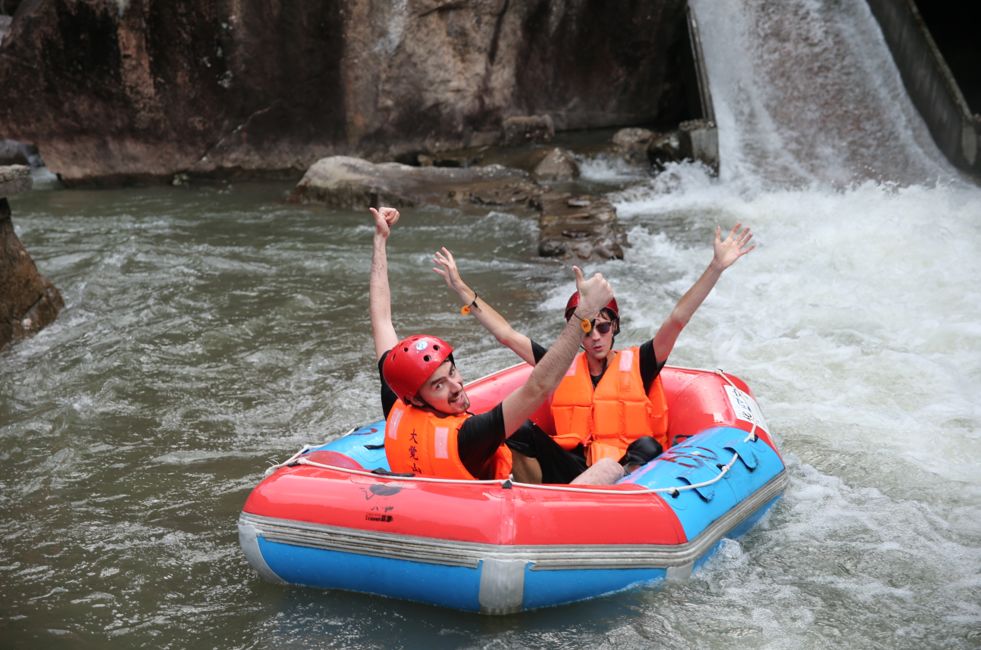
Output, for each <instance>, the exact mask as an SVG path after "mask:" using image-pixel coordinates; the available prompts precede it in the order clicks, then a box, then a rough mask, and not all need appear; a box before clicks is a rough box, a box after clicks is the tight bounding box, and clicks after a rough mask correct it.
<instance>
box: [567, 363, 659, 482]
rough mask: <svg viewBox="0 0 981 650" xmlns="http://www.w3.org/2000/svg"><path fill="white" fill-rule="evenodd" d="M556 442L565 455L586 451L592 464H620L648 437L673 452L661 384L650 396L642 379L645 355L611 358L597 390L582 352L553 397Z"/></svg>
mask: <svg viewBox="0 0 981 650" xmlns="http://www.w3.org/2000/svg"><path fill="white" fill-rule="evenodd" d="M552 418H553V419H554V420H555V433H556V435H555V441H556V442H557V443H558V444H559V445H560V446H561V447H563V448H564V449H573V448H574V447H576V446H577V445H579V444H582V445H584V446H585V447H586V462H587V463H589V464H590V465H592V464H593V463H595V462H596V461H597V460H600V459H601V458H613V459H614V460H619V459H620V457H621V456H623V454H624V452H625V451H626V450H627V446H628V445H629V444H630V443H631V442H633V441H634V440H637V439H638V438H641V437H643V436H654V438H655V439H656V440H657V441H658V442H659V443H661V446H662V447H664V448H665V449H667V448H668V436H667V431H668V403H667V399H666V398H665V396H664V388H663V386H662V385H661V378H660V377H657V378H656V379H655V380H654V383H652V384H651V389H650V391H649V392H648V393H644V381H643V379H641V376H640V350H639V348H636V347H633V348H627V349H626V350H621V351H619V352H611V353H610V357H609V361H608V363H607V367H606V371H605V372H604V373H603V377H602V378H601V379H600V381H599V383H598V384H597V385H596V388H595V389H594V388H593V382H592V380H591V379H590V376H589V364H588V363H587V362H586V355H585V354H584V353H582V352H580V353H579V355H578V356H577V357H576V359H575V361H573V362H572V365H571V366H569V371H568V372H567V373H566V375H565V377H564V378H563V379H562V381H561V382H560V383H559V387H558V388H556V389H555V394H554V395H553V396H552Z"/></svg>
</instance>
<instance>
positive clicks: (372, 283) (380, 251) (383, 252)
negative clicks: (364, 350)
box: [368, 208, 399, 360]
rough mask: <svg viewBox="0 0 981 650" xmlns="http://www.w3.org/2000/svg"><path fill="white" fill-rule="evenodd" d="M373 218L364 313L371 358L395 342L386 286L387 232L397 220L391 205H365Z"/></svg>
mask: <svg viewBox="0 0 981 650" xmlns="http://www.w3.org/2000/svg"><path fill="white" fill-rule="evenodd" d="M368 210H370V211H371V216H372V217H373V218H374V220H375V236H374V240H373V244H372V251H371V277H370V279H369V280H368V313H369V314H370V315H371V335H372V338H373V339H374V341H375V360H378V359H381V356H382V355H383V354H384V353H385V352H387V351H388V350H391V349H392V348H393V347H395V344H396V343H398V342H399V338H398V336H397V335H396V334H395V326H394V325H392V292H391V289H390V288H389V286H388V251H387V243H388V236H389V235H390V234H391V232H392V226H394V225H395V222H397V221H398V220H399V211H398V210H396V209H395V208H379V209H377V210H376V209H375V208H368Z"/></svg>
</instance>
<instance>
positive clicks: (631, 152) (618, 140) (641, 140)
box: [613, 128, 655, 165]
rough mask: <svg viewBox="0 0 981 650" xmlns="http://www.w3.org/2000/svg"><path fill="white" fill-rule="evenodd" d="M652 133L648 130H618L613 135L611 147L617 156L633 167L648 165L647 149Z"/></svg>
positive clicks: (652, 136)
mask: <svg viewBox="0 0 981 650" xmlns="http://www.w3.org/2000/svg"><path fill="white" fill-rule="evenodd" d="M654 135H655V134H654V132H653V131H651V130H649V129H640V128H628V129H620V130H619V131H617V132H616V133H615V134H613V146H614V149H615V151H616V153H617V154H619V155H620V156H622V157H623V159H624V160H626V161H627V162H628V163H631V164H633V165H647V164H649V161H648V158H647V148H648V146H649V145H650V142H651V139H652V138H654Z"/></svg>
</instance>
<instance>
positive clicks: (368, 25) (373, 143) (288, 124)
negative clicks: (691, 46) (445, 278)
mask: <svg viewBox="0 0 981 650" xmlns="http://www.w3.org/2000/svg"><path fill="white" fill-rule="evenodd" d="M684 12H685V2H684V0H660V1H658V2H651V1H650V0H633V1H624V2H616V3H608V2H582V1H580V0H521V1H520V2H519V1H518V0H400V1H395V0H392V1H391V2H389V1H385V2H379V1H377V0H345V1H340V0H337V1H327V2H289V3H273V2H266V1H264V0H217V1H215V2H194V1H191V0H22V2H20V4H19V6H18V8H17V11H16V13H15V14H14V16H13V20H12V21H11V23H10V26H9V31H8V32H7V34H6V36H5V38H4V39H3V42H2V44H0V87H2V88H5V89H14V91H13V92H10V93H5V97H4V99H3V101H2V102H0V138H11V139H14V140H18V141H21V142H31V143H34V144H36V145H37V146H38V148H39V149H40V152H41V155H42V156H43V158H44V160H45V162H46V163H47V165H48V167H49V168H50V169H51V170H53V171H55V172H56V173H58V174H59V175H60V176H61V177H62V179H63V180H64V181H66V182H68V183H72V182H89V183H97V182H106V183H117V182H121V181H127V180H133V179H140V178H169V177H170V176H172V175H174V174H176V173H182V172H189V173H200V174H218V175H225V174H235V173H246V174H251V173H254V172H257V171H270V170H282V171H287V172H289V173H290V174H298V173H300V172H302V171H303V170H305V169H306V168H307V167H308V166H309V165H311V164H312V163H313V162H314V161H316V160H318V159H319V158H322V157H324V156H327V155H332V154H355V155H361V156H366V157H369V158H373V159H381V158H397V157H399V156H401V155H405V154H409V153H412V152H417V151H439V150H441V149H446V148H454V147H463V146H471V145H474V144H484V143H487V142H488V141H493V140H495V139H496V138H498V137H499V133H500V129H501V124H502V122H503V121H504V120H505V119H506V118H508V117H512V116H517V115H547V116H550V118H551V120H552V122H553V123H554V125H555V128H556V129H558V130H567V129H582V128H594V127H611V126H619V125H633V124H654V125H657V124H671V125H675V124H677V122H679V121H681V120H683V119H686V118H688V117H692V116H693V115H692V113H691V111H690V110H689V107H688V106H689V105H688V101H689V100H688V97H690V92H688V91H689V90H690V88H686V84H688V83H690V80H686V79H684V78H683V77H682V76H681V75H680V74H679V72H678V70H679V69H680V68H682V67H683V66H680V65H679V61H681V60H683V59H684V57H685V56H686V51H687V48H688V43H687V40H686V39H687V35H686V31H685V29H686V28H685V13H684Z"/></svg>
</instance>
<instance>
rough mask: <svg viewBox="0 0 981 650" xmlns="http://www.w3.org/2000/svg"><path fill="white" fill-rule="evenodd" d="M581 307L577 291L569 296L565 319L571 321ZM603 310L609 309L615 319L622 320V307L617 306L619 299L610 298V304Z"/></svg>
mask: <svg viewBox="0 0 981 650" xmlns="http://www.w3.org/2000/svg"><path fill="white" fill-rule="evenodd" d="M578 306H579V292H578V291H576V292H575V293H573V294H572V295H571V296H569V302H567V303H565V319H566V320H569V319H570V318H572V314H573V312H575V311H576V307H578ZM603 309H609V310H610V311H612V312H613V318H615V319H616V320H620V307H618V306H617V299H616V298H610V302H608V303H606V307H604V308H603Z"/></svg>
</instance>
